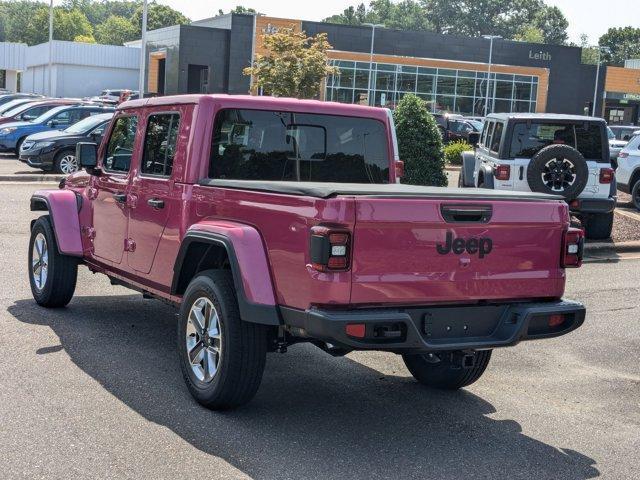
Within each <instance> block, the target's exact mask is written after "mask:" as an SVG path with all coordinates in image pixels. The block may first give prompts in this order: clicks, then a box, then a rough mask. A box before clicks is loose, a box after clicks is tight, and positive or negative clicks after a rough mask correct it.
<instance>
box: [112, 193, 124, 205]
mask: <svg viewBox="0 0 640 480" xmlns="http://www.w3.org/2000/svg"><path fill="white" fill-rule="evenodd" d="M113 198H114V199H115V201H116V202H118V203H126V201H127V194H126V193H114V194H113Z"/></svg>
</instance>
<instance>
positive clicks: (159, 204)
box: [147, 198, 164, 210]
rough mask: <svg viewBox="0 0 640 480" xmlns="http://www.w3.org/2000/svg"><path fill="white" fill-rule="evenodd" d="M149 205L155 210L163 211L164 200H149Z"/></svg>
mask: <svg viewBox="0 0 640 480" xmlns="http://www.w3.org/2000/svg"><path fill="white" fill-rule="evenodd" d="M147 203H148V204H149V205H150V206H151V207H153V208H155V209H158V210H159V209H161V208H164V200H160V199H158V198H150V199H149V200H147Z"/></svg>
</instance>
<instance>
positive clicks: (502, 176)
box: [495, 165, 511, 180]
mask: <svg viewBox="0 0 640 480" xmlns="http://www.w3.org/2000/svg"><path fill="white" fill-rule="evenodd" d="M495 176H496V180H509V178H511V166H510V165H498V166H497V167H496V175H495Z"/></svg>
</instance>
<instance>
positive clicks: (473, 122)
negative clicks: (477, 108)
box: [467, 120, 484, 132]
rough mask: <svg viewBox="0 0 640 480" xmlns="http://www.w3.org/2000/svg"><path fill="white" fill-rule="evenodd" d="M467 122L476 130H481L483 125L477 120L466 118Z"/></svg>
mask: <svg viewBox="0 0 640 480" xmlns="http://www.w3.org/2000/svg"><path fill="white" fill-rule="evenodd" d="M467 123H470V124H471V126H472V127H473V128H475V129H476V131H477V132H481V131H482V127H483V126H484V123H482V122H478V121H477V120H467Z"/></svg>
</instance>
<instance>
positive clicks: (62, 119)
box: [51, 110, 71, 125]
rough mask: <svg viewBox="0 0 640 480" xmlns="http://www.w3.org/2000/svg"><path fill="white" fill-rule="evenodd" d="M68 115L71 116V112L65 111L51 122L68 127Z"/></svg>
mask: <svg viewBox="0 0 640 480" xmlns="http://www.w3.org/2000/svg"><path fill="white" fill-rule="evenodd" d="M70 115H71V111H70V110H65V111H64V112H60V113H58V114H57V115H56V116H55V117H53V118H52V119H51V120H53V121H54V122H55V123H56V124H58V125H69V118H70Z"/></svg>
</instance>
